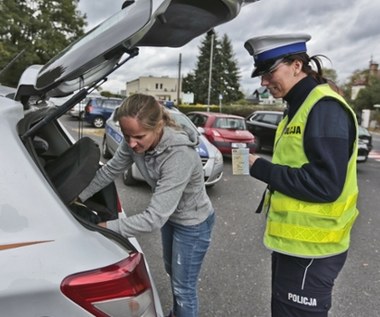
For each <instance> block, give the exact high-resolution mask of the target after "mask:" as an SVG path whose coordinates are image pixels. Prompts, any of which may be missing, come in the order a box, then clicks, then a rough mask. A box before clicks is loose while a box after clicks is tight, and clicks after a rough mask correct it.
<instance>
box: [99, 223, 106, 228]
mask: <svg viewBox="0 0 380 317" xmlns="http://www.w3.org/2000/svg"><path fill="white" fill-rule="evenodd" d="M98 226H100V227H103V228H107V222H99V223H98Z"/></svg>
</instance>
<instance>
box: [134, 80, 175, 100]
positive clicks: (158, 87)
mask: <svg viewBox="0 0 380 317" xmlns="http://www.w3.org/2000/svg"><path fill="white" fill-rule="evenodd" d="M178 86H179V85H178V78H171V77H168V76H162V77H154V76H146V77H139V78H137V79H134V80H132V81H129V82H127V96H130V95H133V94H136V93H142V94H146V95H151V96H153V97H155V98H156V99H157V100H161V101H172V102H174V104H178V102H177V99H178V95H179V94H178Z"/></svg>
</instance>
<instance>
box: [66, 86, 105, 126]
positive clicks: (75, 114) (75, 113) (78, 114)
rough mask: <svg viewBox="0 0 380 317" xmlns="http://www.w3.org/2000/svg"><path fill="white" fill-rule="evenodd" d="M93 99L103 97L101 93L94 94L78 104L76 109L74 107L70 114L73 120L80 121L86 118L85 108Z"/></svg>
mask: <svg viewBox="0 0 380 317" xmlns="http://www.w3.org/2000/svg"><path fill="white" fill-rule="evenodd" d="M91 98H102V96H101V95H100V94H99V93H96V94H95V93H92V94H89V95H88V96H87V97H86V98H84V99H83V100H81V101H80V102H78V103H77V104H76V105H74V107H72V108H71V109H70V110H69V112H68V114H69V115H70V116H71V117H72V118H76V119H78V120H83V118H84V108H85V107H86V105H87V103H88V102H89V101H90V99H91Z"/></svg>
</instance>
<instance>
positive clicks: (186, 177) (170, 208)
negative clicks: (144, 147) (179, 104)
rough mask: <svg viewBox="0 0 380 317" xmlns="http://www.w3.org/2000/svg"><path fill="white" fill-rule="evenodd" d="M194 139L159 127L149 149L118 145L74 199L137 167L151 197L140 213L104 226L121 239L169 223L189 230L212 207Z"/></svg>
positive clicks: (89, 193)
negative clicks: (154, 143) (155, 141)
mask: <svg viewBox="0 0 380 317" xmlns="http://www.w3.org/2000/svg"><path fill="white" fill-rule="evenodd" d="M197 144H198V136H197V135H196V134H195V133H194V132H193V131H190V130H186V132H185V131H183V130H179V131H178V130H175V129H173V128H170V127H165V128H164V133H163V135H162V137H161V140H160V142H159V143H158V144H157V146H156V147H155V149H154V150H152V151H148V152H146V153H143V154H138V153H135V152H134V151H133V150H132V149H131V148H130V147H129V146H128V144H127V142H125V140H123V142H122V143H121V144H120V146H119V148H118V149H117V151H116V153H115V155H114V156H113V158H112V159H110V160H109V161H108V162H107V164H105V165H104V166H103V167H102V168H101V169H99V170H98V172H97V173H96V175H95V178H94V179H93V180H92V182H91V183H90V184H89V186H88V187H87V188H86V189H85V190H84V191H83V192H82V193H81V194H80V195H79V198H80V199H81V200H82V201H85V200H86V199H88V198H89V197H91V196H92V195H93V194H94V193H96V192H97V191H99V190H100V189H102V188H103V187H105V186H106V185H108V184H109V183H111V182H112V181H113V180H114V179H115V178H116V176H117V175H119V174H120V173H122V172H123V171H125V170H126V169H128V168H129V167H130V166H131V165H132V164H133V163H135V164H136V166H137V167H138V169H139V170H140V172H141V174H142V175H143V176H144V178H145V180H146V181H147V183H148V184H149V185H150V186H151V187H152V190H153V195H152V198H151V200H150V203H149V205H148V207H147V208H146V209H145V211H143V212H141V213H139V214H136V215H134V216H131V217H127V218H121V219H119V220H113V221H108V222H107V227H108V228H109V229H111V230H114V231H116V232H119V233H121V234H122V235H124V236H134V235H136V234H138V233H142V232H151V231H153V230H155V229H159V228H161V227H162V226H163V225H164V224H165V223H166V221H167V220H168V219H169V220H170V221H173V222H175V223H178V224H181V225H185V226H187V225H188V226H190V225H196V224H199V223H201V222H203V221H204V220H205V219H206V218H207V217H208V216H209V215H210V214H211V213H212V212H213V207H212V204H211V201H210V199H209V197H208V195H207V193H206V188H205V185H204V177H203V168H202V162H201V159H200V157H199V155H198V153H197V151H196V150H195V146H196V145H197Z"/></svg>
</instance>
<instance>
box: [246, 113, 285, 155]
mask: <svg viewBox="0 0 380 317" xmlns="http://www.w3.org/2000/svg"><path fill="white" fill-rule="evenodd" d="M283 115H284V113H283V112H282V111H267V110H257V111H254V112H253V113H251V114H250V115H249V116H247V117H246V118H245V122H246V124H247V129H248V131H250V132H251V133H252V134H253V135H254V136H255V139H256V152H260V151H261V150H262V149H263V148H267V149H269V150H273V145H274V138H275V135H276V130H277V126H278V124H279V123H280V121H281V119H282V118H283Z"/></svg>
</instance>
